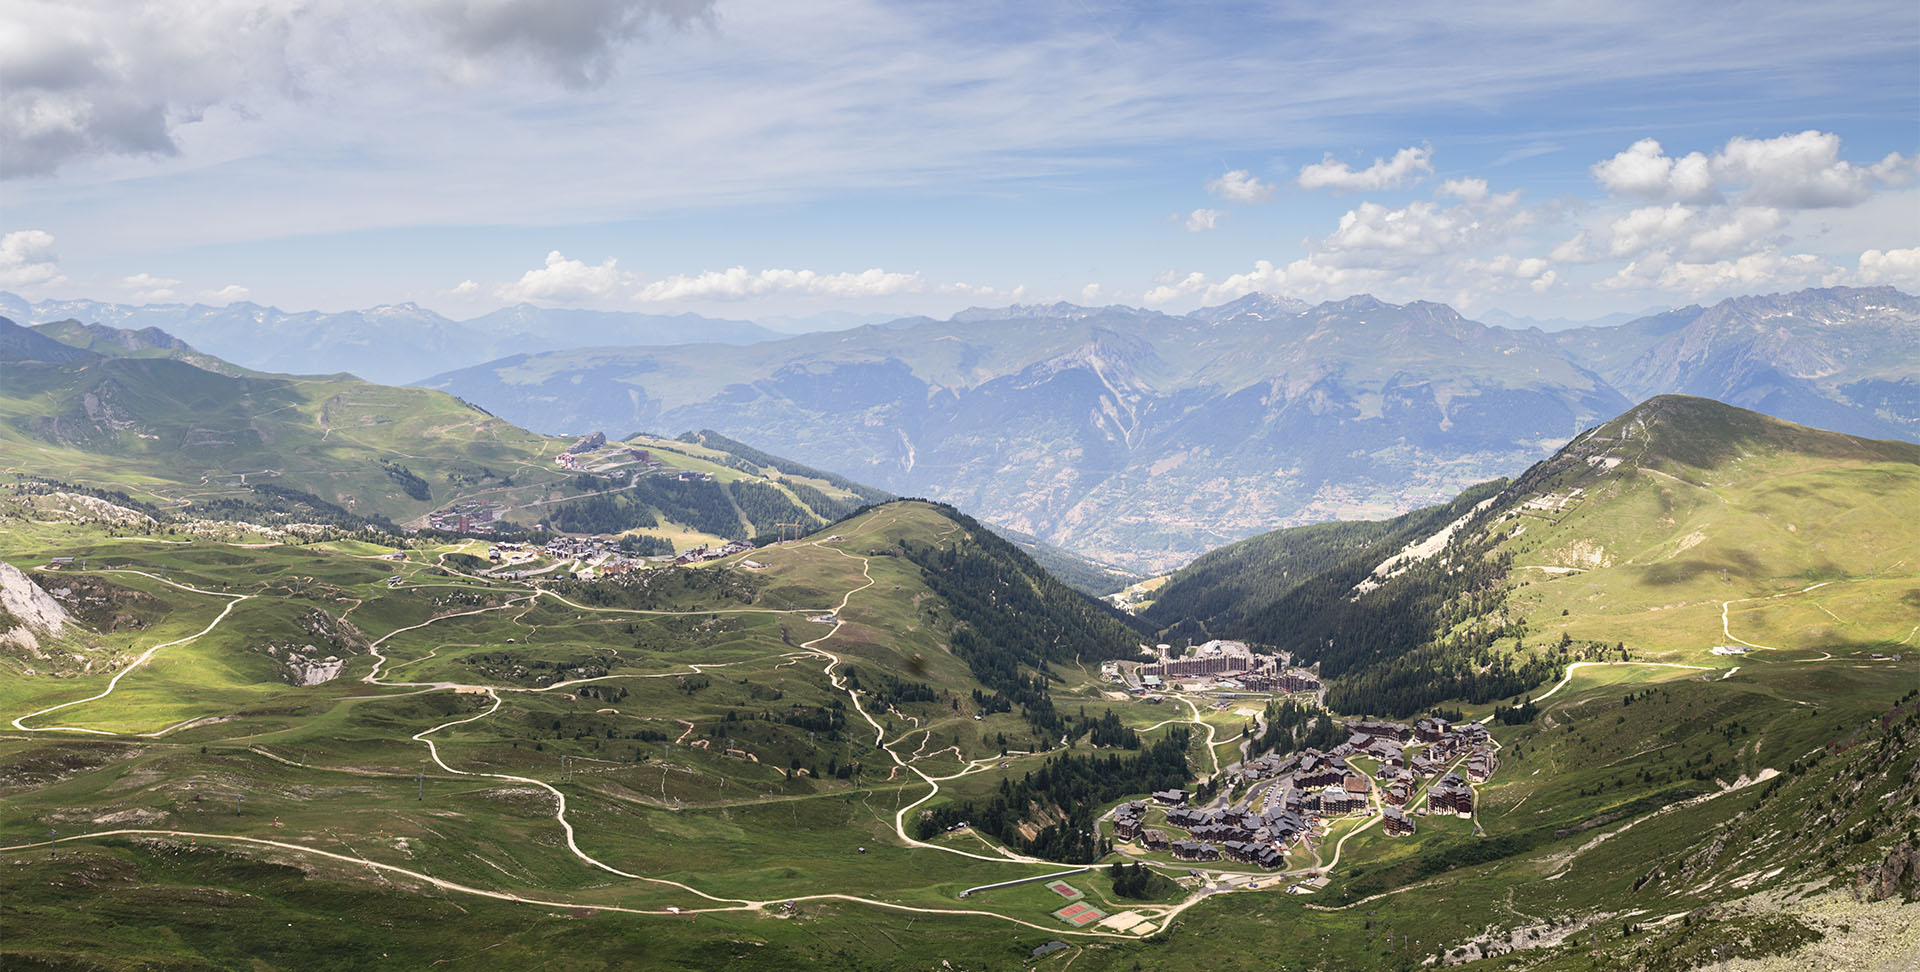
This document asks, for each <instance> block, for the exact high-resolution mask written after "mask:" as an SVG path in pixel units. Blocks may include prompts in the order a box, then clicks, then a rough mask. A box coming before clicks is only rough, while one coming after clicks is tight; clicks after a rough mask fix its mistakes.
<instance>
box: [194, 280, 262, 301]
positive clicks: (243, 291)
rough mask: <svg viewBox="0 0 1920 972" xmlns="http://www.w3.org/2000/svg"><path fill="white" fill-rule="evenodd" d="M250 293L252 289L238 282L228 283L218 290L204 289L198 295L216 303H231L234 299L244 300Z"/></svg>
mask: <svg viewBox="0 0 1920 972" xmlns="http://www.w3.org/2000/svg"><path fill="white" fill-rule="evenodd" d="M251 293H252V291H250V290H248V289H247V288H245V287H242V286H240V285H239V284H228V285H226V286H225V287H222V288H220V289H219V290H208V291H204V292H202V293H201V294H200V296H202V297H204V298H206V299H207V300H211V301H213V302H214V303H216V304H231V303H233V302H234V301H236V300H246V299H247V297H248V295H249V294H251Z"/></svg>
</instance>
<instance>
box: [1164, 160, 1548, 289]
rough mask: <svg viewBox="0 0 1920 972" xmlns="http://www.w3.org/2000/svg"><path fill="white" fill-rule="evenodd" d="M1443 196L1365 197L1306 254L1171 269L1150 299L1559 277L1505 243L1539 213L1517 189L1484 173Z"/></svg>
mask: <svg viewBox="0 0 1920 972" xmlns="http://www.w3.org/2000/svg"><path fill="white" fill-rule="evenodd" d="M1440 196H1442V197H1443V198H1440V199H1435V200H1421V201H1416V202H1413V203H1409V204H1408V205H1406V206H1403V207H1398V208H1395V207H1390V206H1383V205H1380V204H1378V203H1372V202H1363V203H1361V204H1360V205H1358V206H1355V207H1354V208H1352V209H1350V210H1348V211H1347V212H1346V213H1345V214H1344V215H1343V216H1341V217H1340V222H1339V225H1338V226H1336V227H1335V228H1334V230H1333V231H1332V232H1331V233H1328V234H1327V235H1326V236H1324V237H1321V238H1319V239H1317V240H1314V239H1310V240H1308V241H1307V255H1306V256H1304V257H1302V258H1300V259H1296V260H1293V261H1291V262H1287V263H1277V262H1275V261H1271V260H1257V261H1255V262H1254V265H1253V268H1252V269H1251V270H1249V271H1246V272H1243V273H1236V274H1232V275H1230V276H1227V277H1226V278H1224V279H1221V280H1214V279H1212V278H1210V277H1208V276H1207V275H1206V274H1204V273H1200V272H1190V273H1187V274H1185V275H1184V276H1182V275H1178V274H1168V275H1166V276H1164V277H1163V278H1162V279H1161V280H1159V281H1158V283H1157V285H1156V286H1154V287H1153V288H1152V289H1150V290H1148V291H1147V293H1146V294H1145V295H1144V296H1143V300H1145V302H1147V303H1149V304H1155V305H1158V304H1167V303H1172V302H1174V301H1178V300H1183V299H1189V298H1194V297H1198V298H1199V299H1200V301H1201V303H1205V304H1215V303H1220V302H1223V301H1228V300H1233V299H1235V298H1237V297H1242V296H1245V295H1246V294H1249V293H1254V292H1256V291H1259V292H1267V293H1283V294H1287V295H1289V296H1294V297H1300V298H1308V299H1325V298H1332V297H1344V296H1347V295H1350V294H1354V293H1359V292H1362V291H1369V292H1374V293H1377V294H1381V295H1383V296H1388V297H1403V298H1412V297H1430V296H1433V295H1435V294H1447V295H1451V299H1454V300H1457V301H1460V302H1463V303H1465V302H1470V301H1473V300H1476V299H1478V298H1479V297H1481V296H1484V295H1486V294H1489V293H1498V292H1504V291H1512V290H1532V291H1534V292H1541V291H1544V290H1546V289H1548V288H1550V287H1553V286H1555V285H1556V283H1558V281H1559V279H1560V277H1559V274H1558V273H1557V272H1556V271H1554V270H1553V269H1552V267H1551V261H1550V260H1548V259H1546V258H1542V257H1534V256H1513V255H1510V254H1505V253H1500V254H1499V255H1497V256H1493V257H1491V258H1485V259H1483V258H1480V257H1478V256H1477V254H1479V253H1484V252H1488V251H1495V252H1498V251H1497V249H1496V248H1501V247H1505V246H1507V245H1508V244H1509V243H1510V242H1513V241H1515V240H1516V238H1517V234H1520V233H1522V232H1523V231H1524V230H1526V229H1527V228H1528V227H1530V226H1532V225H1534V223H1535V222H1536V220H1537V218H1538V217H1537V215H1536V214H1535V213H1534V212H1532V211H1530V210H1527V209H1525V208H1523V207H1522V206H1521V205H1520V193H1519V192H1518V191H1513V192H1505V193H1495V192H1492V191H1491V190H1490V189H1489V188H1488V186H1487V184H1486V182H1484V181H1483V180H1479V179H1460V180H1452V181H1450V182H1448V183H1447V184H1446V185H1444V186H1442V188H1441V191H1440Z"/></svg>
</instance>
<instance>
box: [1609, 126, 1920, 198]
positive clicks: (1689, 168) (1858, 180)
mask: <svg viewBox="0 0 1920 972" xmlns="http://www.w3.org/2000/svg"><path fill="white" fill-rule="evenodd" d="M1592 172H1593V177H1594V180H1595V181H1596V182H1598V183H1599V184H1600V185H1601V187H1602V188H1604V189H1606V190H1607V191H1608V192H1610V193H1612V194H1614V195H1616V196H1630V197H1634V198H1640V199H1649V200H1656V201H1662V202H1665V201H1672V202H1681V203H1693V204H1712V203H1718V202H1720V201H1721V200H1722V199H1723V198H1724V197H1725V196H1726V195H1728V194H1732V195H1735V196H1736V199H1735V201H1736V202H1737V203H1739V204H1740V205H1743V206H1777V207H1781V208H1786V209H1820V208H1830V207H1841V206H1855V205H1858V204H1860V203H1862V202H1865V201H1866V200H1867V199H1868V197H1870V196H1872V195H1873V193H1874V192H1875V191H1876V190H1878V189H1880V188H1883V187H1889V186H1900V185H1905V184H1907V183H1908V182H1911V181H1913V179H1914V176H1915V160H1913V159H1909V158H1906V157H1904V156H1902V155H1900V154H1899V153H1897V152H1896V153H1893V154H1890V155H1888V156H1887V157H1885V158H1883V159H1881V160H1880V161H1879V162H1876V163H1874V164H1872V165H1864V166H1862V165H1855V164H1854V163H1851V162H1847V161H1845V160H1843V159H1841V158H1840V136H1838V135H1836V134H1833V133H1831V132H1821V131H1814V130H1808V131H1804V132H1800V133H1798V134H1794V135H1782V136H1780V137H1778V138H1763V139H1754V138H1743V137H1735V138H1732V139H1729V140H1728V141H1727V144H1726V145H1724V146H1722V147H1721V149H1720V150H1719V151H1718V152H1715V153H1714V154H1713V155H1712V156H1711V157H1709V156H1707V155H1705V154H1703V153H1700V152H1690V153H1688V154H1687V155H1684V156H1681V157H1679V158H1671V157H1669V156H1668V155H1667V154H1666V152H1665V151H1664V150H1663V149H1662V148H1661V146H1660V143H1659V142H1658V141H1656V140H1654V139H1651V138H1643V139H1641V140H1640V141H1638V142H1635V143H1633V145H1632V146H1631V147H1630V148H1628V149H1627V150H1626V151H1624V152H1621V153H1620V154H1618V155H1615V156H1614V157H1613V158H1610V159H1607V160H1606V161H1604V162H1600V163H1597V164H1595V165H1594V166H1593V169H1592Z"/></svg>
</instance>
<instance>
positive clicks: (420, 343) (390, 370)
mask: <svg viewBox="0 0 1920 972" xmlns="http://www.w3.org/2000/svg"><path fill="white" fill-rule="evenodd" d="M0 315H5V316H7V317H9V318H11V319H13V320H15V321H19V322H22V323H26V322H32V323H46V322H53V321H62V320H76V321H82V322H85V323H89V324H105V325H110V326H112V327H116V328H124V329H131V330H140V329H144V328H159V329H161V330H164V331H166V332H167V333H169V334H171V335H173V336H174V337H176V338H178V339H180V340H182V341H185V342H187V343H189V344H191V345H193V346H194V347H196V348H199V349H200V350H202V351H204V352H206V353H208V354H211V355H216V356H218V357H220V358H223V359H226V360H228V361H232V362H236V363H238V364H241V365H245V366H246V367H249V368H255V369H258V370H261V371H273V372H291V373H298V374H315V373H320V374H331V373H335V372H351V373H352V374H355V375H358V376H359V377H362V378H365V379H367V380H369V381H378V382H384V383H387V384H398V383H402V382H405V381H408V380H410V379H414V378H418V377H420V374H421V372H422V371H423V370H427V369H435V370H451V369H455V368H462V367H466V366H468V365H473V364H478V363H480V362H483V361H490V360H493V359H495V358H499V357H501V356H503V355H508V354H515V353H523V352H528V351H548V350H556V349H561V348H575V347H582V346H586V345H596V344H607V343H619V344H628V345H655V344H690V343H694V342H712V343H719V344H748V343H752V342H755V341H766V340H771V339H773V338H777V337H779V336H780V333H779V332H777V331H774V330H771V329H769V328H765V327H761V326H760V325H758V324H754V323H752V322H750V321H735V320H721V319H717V318H711V317H702V316H700V315H698V314H671V315H668V314H640V313H629V312H620V311H592V310H570V309H563V308H549V307H539V306H535V305H533V304H526V303H522V304H516V305H514V306H512V307H503V308H501V309H500V310H497V311H494V312H492V313H490V314H485V315H482V316H480V317H475V318H471V319H469V320H464V321H456V320H453V319H451V318H448V317H445V316H442V315H440V314H438V313H435V312H434V311H431V310H428V309H426V308H424V307H421V306H419V305H418V304H414V303H402V304H387V305H382V306H379V307H370V308H367V309H365V310H350V311H342V312H338V313H326V312H322V311H297V312H295V311H283V310H281V309H279V308H277V307H264V306H261V305H259V304H255V303H250V302H247V301H238V302H235V303H232V304H228V305H226V306H210V305H207V304H144V305H137V306H136V305H130V304H110V303H101V302H99V301H92V300H43V301H37V302H29V301H27V300H25V299H23V298H21V297H19V296H17V295H14V294H10V293H6V292H0Z"/></svg>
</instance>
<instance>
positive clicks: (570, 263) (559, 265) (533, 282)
mask: <svg viewBox="0 0 1920 972" xmlns="http://www.w3.org/2000/svg"><path fill="white" fill-rule="evenodd" d="M631 283H632V279H631V277H630V276H629V275H628V274H626V273H623V272H622V271H621V270H620V266H619V261H617V260H615V259H613V258H612V257H608V258H607V259H606V261H605V262H603V263H600V264H599V265H597V266H596V265H592V264H588V263H586V262H585V261H582V260H569V259H567V258H566V256H565V255H564V254H562V253H561V252H560V251H559V250H554V251H552V252H550V253H548V254H547V262H546V265H545V266H543V267H541V268H539V269H537V270H528V271H527V272H526V273H523V274H521V275H520V279H519V280H517V281H515V282H513V283H510V284H503V285H501V286H499V287H496V288H495V289H494V292H495V293H496V294H498V295H499V296H500V298H501V299H502V300H509V301H516V302H517V301H523V300H551V301H578V300H597V299H604V298H606V297H610V296H612V295H613V294H614V293H616V292H617V291H619V290H621V289H623V288H624V287H626V286H628V285H629V284H631Z"/></svg>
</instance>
